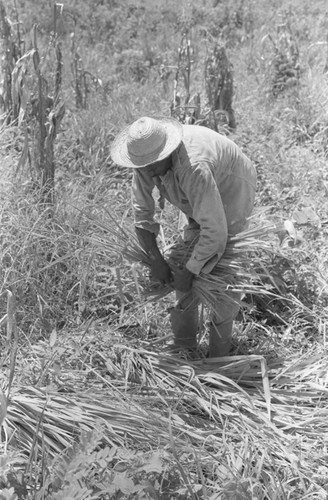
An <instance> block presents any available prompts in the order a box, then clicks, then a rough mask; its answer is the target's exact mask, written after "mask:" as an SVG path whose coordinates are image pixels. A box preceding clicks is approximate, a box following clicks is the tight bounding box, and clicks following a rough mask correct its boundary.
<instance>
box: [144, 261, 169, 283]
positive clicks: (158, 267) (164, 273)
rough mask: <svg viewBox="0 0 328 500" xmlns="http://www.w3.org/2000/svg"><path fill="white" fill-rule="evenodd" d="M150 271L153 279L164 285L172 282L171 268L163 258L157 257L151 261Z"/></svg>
mask: <svg viewBox="0 0 328 500" xmlns="http://www.w3.org/2000/svg"><path fill="white" fill-rule="evenodd" d="M150 269H151V275H152V277H153V278H155V279H157V280H159V281H161V282H162V283H165V284H168V283H172V282H173V275H172V271H171V268H170V266H169V265H168V263H167V262H166V261H165V259H163V257H157V258H155V259H152V262H151V268H150Z"/></svg>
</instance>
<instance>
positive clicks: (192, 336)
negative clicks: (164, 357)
mask: <svg viewBox="0 0 328 500" xmlns="http://www.w3.org/2000/svg"><path fill="white" fill-rule="evenodd" d="M170 320H171V327H172V332H173V335H174V347H176V348H184V349H191V350H195V349H197V333H198V307H189V308H187V309H181V308H179V307H173V308H172V309H171V310H170Z"/></svg>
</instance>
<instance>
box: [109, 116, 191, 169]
mask: <svg viewBox="0 0 328 500" xmlns="http://www.w3.org/2000/svg"><path fill="white" fill-rule="evenodd" d="M151 118H152V119H153V120H158V121H160V122H161V125H163V127H164V128H165V130H166V138H167V140H166V142H165V145H164V147H163V149H162V150H161V151H159V152H156V153H152V154H151V155H147V156H144V157H140V158H137V159H136V158H131V155H130V154H129V151H128V146H127V145H128V134H129V129H130V126H131V125H132V124H130V125H128V126H127V127H125V128H124V129H123V130H122V131H121V132H120V133H119V134H118V135H117V137H116V138H115V139H114V141H113V143H112V146H111V157H112V160H113V162H114V163H116V165H119V166H120V167H128V168H142V167H147V165H152V164H153V163H156V162H158V161H161V160H164V159H165V158H167V157H168V156H170V154H171V153H173V151H175V150H176V149H177V147H178V146H179V144H180V143H181V141H182V136H183V132H182V125H181V123H180V122H178V121H177V120H175V119H173V118H167V117H151Z"/></svg>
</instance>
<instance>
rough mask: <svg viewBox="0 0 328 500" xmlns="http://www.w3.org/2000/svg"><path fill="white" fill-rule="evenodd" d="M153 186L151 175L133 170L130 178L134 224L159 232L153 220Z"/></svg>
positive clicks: (152, 231) (140, 170) (139, 170)
mask: <svg viewBox="0 0 328 500" xmlns="http://www.w3.org/2000/svg"><path fill="white" fill-rule="evenodd" d="M154 187H155V183H154V180H153V179H152V177H150V176H149V175H147V174H146V173H145V172H143V171H142V169H136V170H134V172H133V179H132V206H133V212H134V225H135V227H140V228H142V229H145V230H146V231H149V232H151V233H154V234H155V235H156V236H157V235H158V233H159V224H158V222H155V220H154V214H155V201H154V198H153V195H152V193H153V189H154Z"/></svg>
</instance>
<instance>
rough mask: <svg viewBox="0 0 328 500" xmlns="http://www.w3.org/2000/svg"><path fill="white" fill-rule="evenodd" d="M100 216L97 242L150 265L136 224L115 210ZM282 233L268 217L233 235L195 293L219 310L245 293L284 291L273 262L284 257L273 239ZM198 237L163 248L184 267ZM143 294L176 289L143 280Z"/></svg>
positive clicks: (199, 278) (108, 250)
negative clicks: (272, 268) (126, 223)
mask: <svg viewBox="0 0 328 500" xmlns="http://www.w3.org/2000/svg"><path fill="white" fill-rule="evenodd" d="M107 216H108V217H107V219H106V220H105V221H104V220H100V219H99V218H98V217H97V216H94V215H91V216H90V215H89V217H91V218H92V222H93V223H94V224H95V226H96V227H97V228H98V230H99V229H100V230H101V234H100V233H99V231H98V232H97V233H98V234H97V235H95V234H93V236H92V241H93V244H94V245H96V246H97V247H98V250H101V252H102V253H103V254H105V255H107V256H109V255H111V256H114V255H116V256H119V257H120V259H121V258H125V259H126V260H127V261H128V262H130V263H137V264H141V265H142V266H144V267H146V268H148V269H150V266H151V260H150V256H149V255H148V254H147V253H146V252H145V251H144V250H143V249H142V248H141V246H140V244H139V242H138V239H137V237H136V235H135V233H134V230H133V229H132V228H127V227H123V225H124V224H123V223H121V224H120V223H118V222H117V220H116V219H115V217H114V216H113V215H112V214H109V213H107ZM275 232H276V229H275V227H274V226H273V224H271V223H268V222H266V221H264V222H263V223H257V224H256V225H254V227H252V228H250V229H247V230H245V231H243V232H240V233H238V234H237V235H234V236H229V238H228V242H227V246H226V250H225V252H224V254H223V256H222V258H221V259H220V261H219V262H218V263H217V264H216V265H215V267H214V269H213V270H212V271H211V272H210V273H209V274H205V273H202V272H201V273H200V274H199V275H198V276H195V278H194V280H193V292H194V294H195V295H196V296H197V297H198V299H199V300H200V301H201V302H202V303H203V304H205V305H206V306H208V307H209V308H210V309H212V310H214V312H215V311H219V307H220V304H222V302H228V303H229V302H230V303H236V302H238V303H239V300H240V299H239V297H240V296H242V295H243V294H252V295H267V296H271V297H277V296H279V295H280V292H279V289H278V286H277V284H276V283H275V280H274V278H273V277H272V276H271V275H270V264H271V263H272V261H273V258H274V257H275V256H277V255H278V252H277V250H275V249H274V245H273V243H272V239H273V238H272V236H273V234H274V233H275ZM195 243H196V240H195V241H193V242H192V244H186V243H184V242H182V241H177V242H175V243H173V244H171V245H170V246H169V247H167V248H164V249H163V254H164V256H165V257H166V259H167V261H168V262H169V264H170V266H171V267H172V269H173V271H174V268H176V267H177V266H181V264H185V263H186V262H187V260H188V259H189V257H190V255H191V253H192V250H193V248H194V245H195ZM142 286H143V292H144V294H145V296H146V297H148V298H151V300H154V301H156V300H160V299H162V298H163V297H165V296H166V295H168V294H169V293H171V292H172V291H173V290H174V289H173V286H172V285H170V284H166V285H161V286H159V283H156V282H154V281H153V280H151V279H149V275H148V276H147V278H146V279H142Z"/></svg>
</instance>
